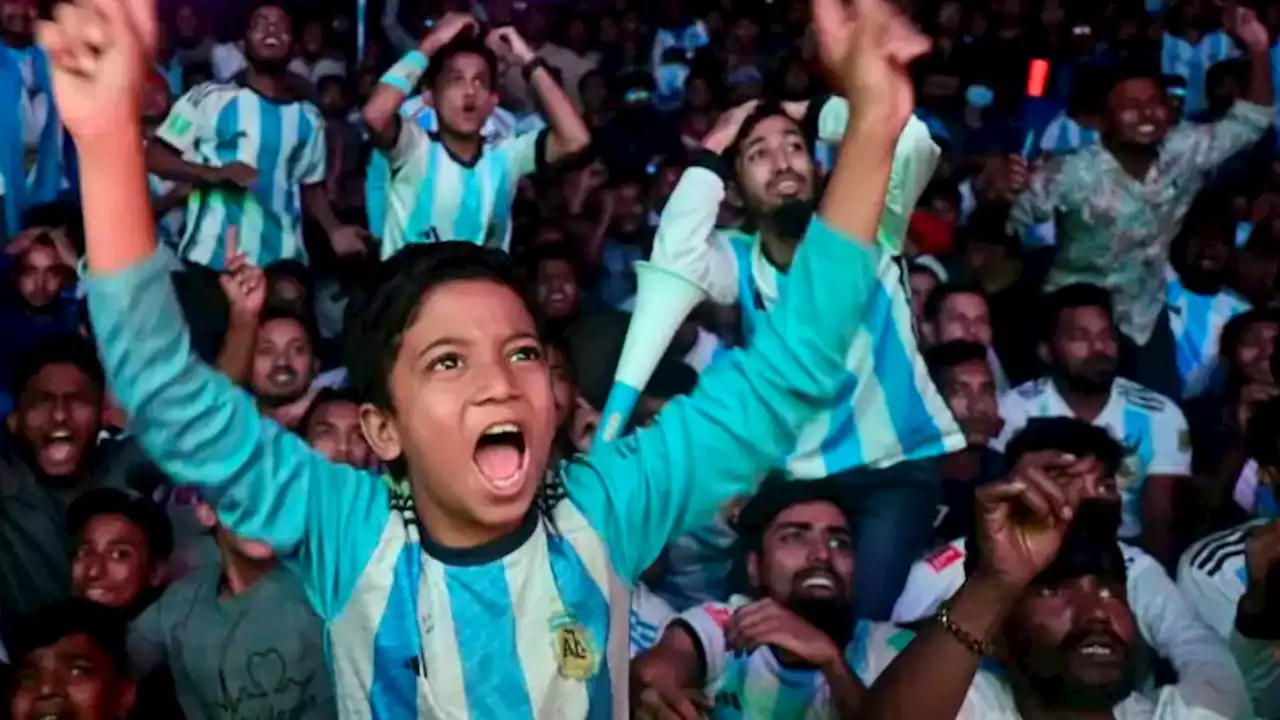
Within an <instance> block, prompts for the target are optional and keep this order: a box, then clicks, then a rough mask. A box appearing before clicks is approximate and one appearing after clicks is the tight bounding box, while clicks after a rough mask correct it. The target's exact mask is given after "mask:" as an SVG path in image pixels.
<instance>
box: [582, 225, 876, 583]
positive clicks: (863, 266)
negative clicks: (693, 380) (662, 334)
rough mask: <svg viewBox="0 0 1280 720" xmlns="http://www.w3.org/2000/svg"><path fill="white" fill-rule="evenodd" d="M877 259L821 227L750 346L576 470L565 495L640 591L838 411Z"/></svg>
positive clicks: (804, 245) (810, 235) (813, 228)
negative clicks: (691, 535)
mask: <svg viewBox="0 0 1280 720" xmlns="http://www.w3.org/2000/svg"><path fill="white" fill-rule="evenodd" d="M878 258H879V251H878V249H877V248H876V247H875V246H873V245H869V244H866V243H864V242H859V241H855V240H852V239H850V238H847V237H844V236H842V235H841V234H839V233H838V232H836V231H835V230H834V229H832V228H831V227H829V226H828V225H826V224H825V223H824V222H823V221H822V220H821V219H820V218H815V219H814V220H813V222H812V224H811V225H810V226H809V230H808V232H807V233H806V235H805V238H804V240H803V241H802V242H801V243H800V247H799V251H798V252H797V253H796V259H795V264H794V265H793V267H792V268H791V273H790V277H789V285H788V291H787V292H786V293H784V294H783V295H782V297H781V299H780V300H779V302H778V304H777V305H776V306H775V307H774V308H773V310H772V311H771V312H769V313H767V314H765V315H764V316H763V317H762V318H760V322H759V324H758V327H757V329H756V332H755V335H754V337H753V338H752V342H751V344H750V346H748V347H747V348H745V349H744V350H739V351H734V352H731V353H729V354H728V355H726V357H725V358H724V359H723V360H721V361H720V362H716V363H713V364H712V365H711V367H709V368H707V369H706V370H705V371H704V372H703V374H702V376H701V378H700V379H699V382H698V385H697V387H696V388H695V389H694V391H693V393H692V394H691V395H689V396H686V397H680V398H676V399H675V400H672V401H671V402H670V403H668V404H667V406H666V407H665V408H664V409H663V410H662V412H661V413H659V415H658V417H657V418H656V420H655V421H654V423H653V424H652V425H650V426H649V427H647V428H644V429H642V430H639V431H637V432H635V433H633V434H631V435H628V436H626V437H623V438H621V439H619V440H615V441H614V442H611V443H608V444H606V445H604V446H602V447H599V448H593V449H592V455H591V456H590V457H585V458H584V457H580V458H577V459H576V460H575V461H574V462H572V463H571V464H570V465H569V466H568V468H567V470H566V478H565V481H566V487H567V490H568V494H569V496H570V498H572V499H573V500H574V502H575V504H576V505H577V506H578V507H579V508H580V509H581V510H582V512H583V513H584V514H585V515H586V517H587V519H588V521H589V522H590V523H591V524H592V526H593V528H595V530H596V531H597V532H598V533H600V534H601V535H602V536H603V537H604V538H605V539H606V543H607V544H608V545H609V549H610V553H611V556H612V558H611V559H612V560H613V563H614V567H615V568H616V569H617V571H618V573H619V574H620V575H621V576H623V577H624V578H627V579H628V580H629V581H631V582H634V580H635V578H637V577H639V575H640V573H642V572H643V571H644V570H645V568H647V567H649V565H650V564H651V563H652V562H653V561H654V559H655V558H657V556H658V553H659V552H660V551H661V550H662V548H663V546H664V545H666V543H667V542H668V541H669V540H671V539H672V538H675V537H678V536H680V535H682V534H684V533H686V532H688V531H690V530H692V529H694V528H697V527H700V526H702V525H704V524H707V523H710V522H712V521H713V520H714V519H715V517H716V515H717V514H718V513H719V511H720V509H721V508H722V507H723V505H724V504H725V503H726V502H728V501H730V500H732V499H733V498H736V497H739V496H743V495H751V494H753V493H754V492H755V490H756V488H757V487H758V486H759V484H760V482H761V481H762V480H763V479H764V476H765V475H766V474H767V473H768V472H769V471H770V470H771V469H772V468H773V467H774V466H775V465H776V463H777V462H778V460H779V459H780V458H782V457H783V456H784V455H785V454H786V453H787V452H788V451H790V450H791V449H792V448H794V447H795V443H796V438H797V436H798V434H799V431H800V428H801V427H802V426H803V424H804V423H806V422H808V421H809V420H811V419H812V418H813V417H814V416H816V415H817V414H818V413H820V412H821V411H823V410H824V409H826V408H828V407H829V406H830V403H831V400H832V398H833V397H835V396H836V394H837V393H838V392H839V389H840V387H841V385H842V384H843V383H844V382H845V381H846V378H847V376H848V371H847V370H846V369H845V367H844V360H845V356H846V354H847V353H848V350H849V346H850V345H851V344H852V342H853V339H854V337H855V335H856V333H857V331H858V329H859V327H860V326H861V322H862V318H863V315H864V312H865V309H866V307H867V303H868V301H869V299H870V297H871V295H872V292H873V290H874V288H876V287H878V286H879V285H878V279H877V277H876V272H875V270H876V266H877V261H878Z"/></svg>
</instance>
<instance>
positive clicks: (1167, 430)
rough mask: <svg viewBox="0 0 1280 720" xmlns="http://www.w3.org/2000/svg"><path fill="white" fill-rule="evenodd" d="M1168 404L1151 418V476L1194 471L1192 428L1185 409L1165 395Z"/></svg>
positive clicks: (1149, 467) (1182, 473)
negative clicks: (1184, 413)
mask: <svg viewBox="0 0 1280 720" xmlns="http://www.w3.org/2000/svg"><path fill="white" fill-rule="evenodd" d="M1165 403H1166V404H1165V407H1164V410H1162V411H1161V412H1159V413H1156V414H1155V415H1154V416H1153V417H1152V418H1151V463H1150V464H1149V465H1148V467H1147V475H1190V474H1191V431H1190V430H1189V429H1188V428H1187V419H1186V417H1185V416H1184V415H1183V414H1182V410H1179V409H1178V406H1177V405H1175V404H1174V403H1173V401H1172V400H1169V399H1167V398H1165Z"/></svg>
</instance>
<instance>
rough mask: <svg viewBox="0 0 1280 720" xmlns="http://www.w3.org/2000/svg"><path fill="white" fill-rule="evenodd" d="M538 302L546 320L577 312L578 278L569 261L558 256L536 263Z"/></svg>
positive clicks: (570, 315)
mask: <svg viewBox="0 0 1280 720" xmlns="http://www.w3.org/2000/svg"><path fill="white" fill-rule="evenodd" d="M537 294H538V304H539V305H541V306H542V314H543V316H544V317H546V318H547V319H548V320H564V319H567V318H571V317H573V316H574V315H576V314H577V312H578V278H577V275H576V274H575V273H574V271H573V266H572V265H570V264H569V261H567V260H563V259H560V258H555V259H548V260H543V261H542V262H540V263H538V278H537Z"/></svg>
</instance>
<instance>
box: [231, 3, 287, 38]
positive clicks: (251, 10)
mask: <svg viewBox="0 0 1280 720" xmlns="http://www.w3.org/2000/svg"><path fill="white" fill-rule="evenodd" d="M241 7H244V17H243V19H242V20H241V22H240V34H241V35H242V36H243V35H247V34H249V28H250V27H251V26H252V25H253V16H254V15H257V14H258V11H259V10H262V9H263V8H269V7H274V8H280V10H282V11H283V12H284V15H285V17H287V18H289V28H290V30H296V29H297V28H299V27H300V25H299V23H298V18H297V17H296V16H295V15H294V13H293V10H292V8H290V7H289V4H288V3H286V2H285V0H255V1H254V2H251V3H249V5H248V6H247V7H246V6H241ZM294 42H295V43H296V42H297V39H296V38H295V40H294Z"/></svg>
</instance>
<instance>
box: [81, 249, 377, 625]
mask: <svg viewBox="0 0 1280 720" xmlns="http://www.w3.org/2000/svg"><path fill="white" fill-rule="evenodd" d="M88 300H89V311H90V317H91V318H92V321H93V328H94V332H95V334H96V336H97V341H98V352H99V354H100V355H101V356H102V362H103V367H104V369H105V370H106V375H107V382H108V385H109V387H110V388H111V390H112V392H113V393H115V395H116V398H117V399H118V400H119V402H120V405H121V407H122V409H123V410H124V412H125V414H126V415H127V416H128V417H129V431H130V432H131V433H133V434H134V436H135V437H136V438H137V441H138V443H139V444H140V445H141V446H142V447H143V449H144V450H146V452H147V454H148V455H149V456H150V457H151V459H152V460H153V461H154V462H155V464H156V465H157V466H158V467H159V468H160V469H161V470H162V471H163V472H164V473H165V474H166V475H167V476H168V477H169V478H170V479H171V480H172V481H173V482H175V483H177V484H179V485H189V486H193V487H195V488H197V489H198V490H199V492H200V495H201V497H202V498H203V499H205V500H207V501H208V502H210V503H211V504H212V505H213V506H214V508H215V509H216V510H217V513H218V517H219V519H220V520H221V522H222V523H224V524H225V525H226V526H227V528H228V529H230V530H231V531H232V532H234V533H236V534H238V535H242V536H244V537H248V538H253V539H257V540H261V541H264V542H267V543H269V544H271V546H272V547H274V548H275V549H276V552H277V553H278V554H279V555H280V556H281V557H282V558H283V559H284V560H285V561H286V562H287V563H288V564H289V565H291V566H292V567H293V568H294V569H295V570H297V572H298V574H299V577H300V578H301V579H302V580H303V583H304V585H305V586H306V588H307V592H308V594H309V595H310V596H311V601H312V603H313V604H314V605H315V607H316V609H317V611H318V612H320V613H321V614H322V615H323V616H325V617H332V614H333V613H335V612H336V611H337V610H338V609H340V608H341V606H342V603H343V602H344V601H345V599H346V597H347V596H348V595H349V594H350V592H351V589H352V588H353V587H354V586H355V582H356V579H357V578H358V577H359V575H360V572H361V571H362V570H363V569H364V565H365V563H366V562H367V561H368V558H369V557H370V556H371V555H372V554H373V550H374V548H375V547H376V545H377V543H378V539H379V538H380V537H381V534H382V529H383V526H384V525H385V524H386V522H387V519H388V517H389V514H390V505H389V502H388V492H387V487H386V486H385V485H384V484H383V483H381V482H379V481H378V479H377V478H375V477H373V476H370V475H367V474H364V473H360V472H357V471H356V470H353V469H351V468H348V467H345V466H338V465H333V464H331V463H329V462H327V461H326V460H324V459H323V458H322V457H321V456H319V455H317V454H316V453H314V452H313V451H312V450H311V449H310V448H309V447H308V446H307V445H306V443H304V442H303V441H302V439H301V438H299V437H297V436H296V435H294V434H293V433H291V432H289V431H287V430H285V429H284V428H282V427H280V426H279V425H277V424H276V423H275V422H274V421H271V420H267V419H265V418H263V417H262V416H261V415H260V414H259V413H258V410H257V407H256V406H255V404H254V401H253V399H252V398H251V397H250V396H249V394H248V393H247V392H245V391H244V390H242V389H241V388H239V387H237V386H236V385H234V384H233V383H232V382H231V381H230V380H228V379H227V378H226V377H225V376H223V375H221V374H219V373H218V372H216V371H215V370H214V369H213V368H210V367H209V366H208V365H205V364H204V363H202V362H200V360H198V359H197V358H196V356H195V354H194V353H193V352H192V350H191V339H190V333H189V331H188V328H187V324H186V321H185V320H184V319H183V316H182V310H181V308H180V307H179V305H178V299H177V296H176V295H175V293H174V290H173V283H172V282H171V280H170V278H169V274H168V271H167V269H166V265H165V264H164V262H163V260H162V257H161V255H160V254H158V253H157V254H154V255H152V256H151V257H150V258H149V259H148V260H147V261H146V262H144V263H142V264H140V265H137V266H134V267H132V268H129V269H127V270H124V271H122V272H119V273H116V274H113V275H109V276H99V277H93V278H91V279H90V280H89V281H88Z"/></svg>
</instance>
